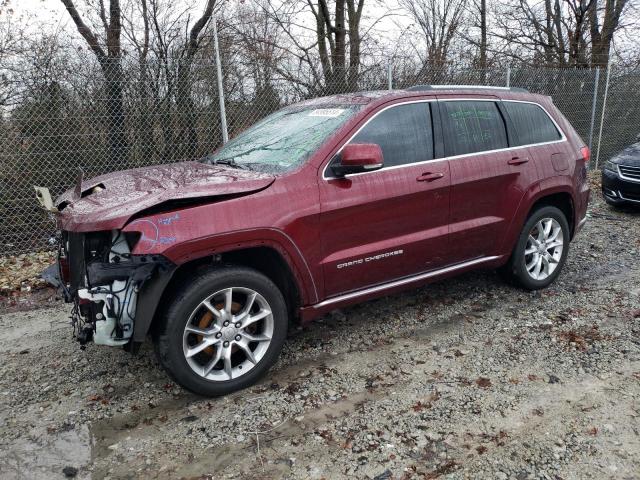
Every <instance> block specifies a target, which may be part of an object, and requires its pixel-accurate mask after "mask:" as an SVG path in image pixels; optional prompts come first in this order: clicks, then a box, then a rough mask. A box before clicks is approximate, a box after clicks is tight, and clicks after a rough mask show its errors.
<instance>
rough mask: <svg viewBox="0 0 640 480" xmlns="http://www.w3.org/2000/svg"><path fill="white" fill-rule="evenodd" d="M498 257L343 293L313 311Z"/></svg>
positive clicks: (323, 302) (494, 258)
mask: <svg viewBox="0 0 640 480" xmlns="http://www.w3.org/2000/svg"><path fill="white" fill-rule="evenodd" d="M499 258H500V257H499V256H493V257H481V258H476V259H474V260H469V261H467V262H463V263H457V264H455V265H450V266H448V267H445V268H441V269H440V270H431V271H430V272H426V273H420V274H418V275H414V276H412V277H405V278H401V279H400V280H394V281H392V282H388V283H383V284H380V285H376V286H374V287H368V288H365V289H363V290H358V291H355V292H351V293H345V294H343V295H338V296H337V297H333V298H328V299H326V300H324V301H322V302H320V303H318V304H316V305H313V306H312V307H313V308H314V309H319V308H323V307H326V306H328V305H332V304H334V303H340V302H344V301H345V300H351V299H354V298H358V297H363V296H366V295H369V294H372V293H376V292H380V291H383V290H388V289H391V288H395V287H400V286H402V285H406V284H408V283H413V282H417V281H419V280H426V279H428V278H432V277H437V276H438V275H444V274H445V273H450V272H455V271H456V270H461V269H463V268H467V267H472V266H474V265H480V264H482V263H487V262H492V261H494V260H497V259H499Z"/></svg>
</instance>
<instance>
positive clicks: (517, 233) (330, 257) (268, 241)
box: [55, 86, 589, 395]
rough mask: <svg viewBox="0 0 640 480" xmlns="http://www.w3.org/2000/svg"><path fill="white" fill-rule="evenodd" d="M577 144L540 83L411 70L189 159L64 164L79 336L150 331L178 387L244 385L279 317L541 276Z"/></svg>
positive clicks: (67, 277)
mask: <svg viewBox="0 0 640 480" xmlns="http://www.w3.org/2000/svg"><path fill="white" fill-rule="evenodd" d="M588 159H589V150H588V148H587V147H585V145H584V142H583V141H582V140H581V139H580V138H579V136H578V135H577V134H576V132H575V130H574V129H573V128H572V127H571V125H570V124H569V122H568V121H567V120H566V119H565V118H564V117H563V116H562V114H561V113H560V112H559V111H558V110H557V109H556V108H555V107H554V105H553V104H552V102H551V100H550V98H548V97H544V96H540V95H534V94H530V93H528V92H526V91H523V90H519V89H513V88H512V89H508V88H490V87H467V86H464V87H451V86H448V87H435V86H418V87H414V88H410V89H408V90H401V91H388V92H387V91H384V92H368V93H356V94H348V95H336V96H332V97H326V98H321V99H316V100H310V101H305V102H302V103H298V104H296V105H293V106H289V107H287V108H284V109H282V110H280V111H278V112H276V113H274V114H272V115H270V116H269V117H267V118H265V119H264V120H262V121H260V122H259V123H257V124H256V125H254V126H252V127H251V128H249V129H247V130H245V131H244V132H242V133H241V134H239V135H238V136H237V137H236V138H234V139H233V140H232V141H230V142H229V143H227V144H226V145H224V146H223V147H222V148H220V149H219V150H218V151H217V152H215V153H213V154H211V155H209V156H208V157H206V158H204V159H202V160H201V161H199V162H184V163H176V164H173V165H163V166H155V167H148V168H139V169H135V170H128V171H123V172H116V173H111V174H108V175H103V176H101V177H97V178H95V179H93V180H90V181H84V182H83V181H81V180H79V181H78V185H77V186H76V188H75V189H73V190H70V191H69V192H67V193H65V194H64V195H62V196H61V197H60V198H59V199H58V200H57V201H56V203H55V209H56V210H57V211H58V212H59V213H58V215H57V218H58V228H59V229H60V230H61V242H60V261H59V267H60V268H59V270H60V272H59V273H60V276H61V277H62V287H63V289H64V291H65V295H66V298H67V300H68V301H70V302H73V303H74V308H73V318H74V323H75V328H76V335H77V337H78V339H79V340H80V341H81V342H87V341H90V340H93V341H94V342H95V343H97V344H102V345H122V346H124V347H125V348H126V349H127V350H129V351H136V349H137V348H138V346H139V345H140V343H141V342H143V341H144V340H145V338H146V337H147V335H151V337H152V338H153V339H154V342H155V345H156V350H157V353H158V356H159V359H160V362H161V364H162V365H163V366H164V368H165V369H166V370H167V371H168V373H169V374H170V375H171V376H172V377H173V378H174V379H175V380H176V381H177V382H178V383H180V384H182V385H183V386H184V387H186V388H187V389H189V390H192V391H194V392H197V393H200V394H203V395H220V394H226V393H228V392H231V391H234V390H237V389H240V388H243V387H246V386H248V385H251V384H252V383H254V382H255V381H256V380H258V379H259V378H260V377H261V376H262V375H263V374H264V373H265V372H266V371H267V369H268V368H269V367H270V366H271V365H272V364H273V363H274V362H275V361H276V358H277V357H278V354H279V352H280V350H281V348H282V345H283V343H284V341H285V337H286V333H287V326H288V323H289V321H291V320H294V319H295V320H300V321H302V322H306V321H309V320H311V319H313V318H314V317H317V316H319V315H322V314H324V313H326V312H328V311H330V310H333V309H335V308H339V307H344V306H346V305H350V304H354V303H357V302H361V301H364V300H368V299H371V298H374V297H378V296H382V295H388V294H391V293H394V292H398V291H400V290H404V289H409V288H414V287H417V286H420V285H423V284H425V283H427V282H431V281H434V280H438V279H441V278H445V277H449V276H452V275H455V274H458V273H462V272H465V271H468V270H471V269H475V268H499V269H500V271H501V272H502V273H503V274H504V275H505V277H507V278H508V279H510V280H512V281H514V282H516V283H517V284H519V285H521V286H522V287H524V288H526V289H538V288H544V287H546V286H547V285H549V284H550V283H551V282H553V281H554V280H555V278H556V277H557V276H558V274H559V273H560V270H561V269H562V266H563V264H564V262H565V260H566V258H567V253H568V249H569V241H570V240H571V239H572V238H573V236H574V235H575V234H576V233H577V232H578V231H579V230H580V228H581V227H582V225H583V224H584V222H585V218H586V217H585V212H586V209H587V202H588V198H589V185H588V181H587V175H586V163H587V162H588Z"/></svg>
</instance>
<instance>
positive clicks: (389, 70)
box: [387, 59, 393, 90]
mask: <svg viewBox="0 0 640 480" xmlns="http://www.w3.org/2000/svg"><path fill="white" fill-rule="evenodd" d="M387 87H388V89H389V90H393V64H392V63H391V59H389V62H388V63H387Z"/></svg>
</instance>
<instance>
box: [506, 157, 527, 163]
mask: <svg viewBox="0 0 640 480" xmlns="http://www.w3.org/2000/svg"><path fill="white" fill-rule="evenodd" d="M528 161H529V159H528V158H520V157H513V158H512V159H511V160H509V161H508V162H507V163H508V164H509V165H522V164H523V163H527V162H528Z"/></svg>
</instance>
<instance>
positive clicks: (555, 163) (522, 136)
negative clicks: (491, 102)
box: [502, 100, 575, 178]
mask: <svg viewBox="0 0 640 480" xmlns="http://www.w3.org/2000/svg"><path fill="white" fill-rule="evenodd" d="M502 105H503V107H504V109H505V111H506V113H507V115H508V116H509V119H510V121H511V124H512V125H513V127H514V131H515V135H514V144H515V145H520V146H523V147H524V146H528V147H529V154H530V156H531V160H532V161H533V162H534V163H535V164H536V167H537V169H538V174H539V175H540V178H551V177H554V176H557V175H563V174H564V175H567V174H570V173H573V169H572V168H571V167H572V166H573V167H574V166H575V158H574V156H572V155H571V148H570V145H569V144H568V143H567V142H564V141H563V140H564V135H563V134H562V133H561V131H560V129H559V128H558V126H557V125H556V124H555V122H554V121H553V120H552V119H551V117H550V116H549V114H548V113H547V112H546V111H545V110H544V109H543V108H542V107H541V106H540V105H538V104H537V103H532V102H523V101H515V100H505V101H503V102H502Z"/></svg>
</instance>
